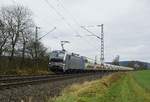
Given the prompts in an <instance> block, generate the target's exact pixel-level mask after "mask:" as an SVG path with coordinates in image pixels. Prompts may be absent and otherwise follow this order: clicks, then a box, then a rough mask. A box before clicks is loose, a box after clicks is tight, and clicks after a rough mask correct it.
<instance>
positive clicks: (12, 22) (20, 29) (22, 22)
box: [1, 6, 34, 61]
mask: <svg viewBox="0 0 150 102" xmlns="http://www.w3.org/2000/svg"><path fill="white" fill-rule="evenodd" d="M1 12H2V16H3V17H4V18H5V21H4V22H5V24H6V25H7V26H8V29H7V30H8V31H7V32H8V34H9V37H10V45H11V54H10V61H11V60H12V59H13V57H14V53H15V47H16V44H17V43H18V41H19V40H20V39H23V45H25V42H26V41H25V36H26V35H28V33H26V31H28V30H29V29H30V28H31V27H33V25H34V24H33V20H32V12H31V11H30V10H29V9H27V8H25V7H23V6H8V7H2V8H1ZM21 37H22V38H21ZM24 50H25V49H24ZM24 50H23V53H24ZM23 55H24V54H23Z"/></svg>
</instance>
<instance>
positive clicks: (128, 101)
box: [50, 71, 150, 102]
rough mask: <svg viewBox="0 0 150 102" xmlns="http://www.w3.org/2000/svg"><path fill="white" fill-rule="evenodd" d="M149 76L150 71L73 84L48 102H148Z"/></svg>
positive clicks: (149, 100)
mask: <svg viewBox="0 0 150 102" xmlns="http://www.w3.org/2000/svg"><path fill="white" fill-rule="evenodd" d="M149 76H150V71H139V72H129V73H115V74H112V75H110V76H106V77H104V78H102V79H100V80H96V81H91V82H85V83H83V84H74V85H72V86H70V87H68V88H66V89H65V90H64V91H63V92H62V96H59V97H55V98H54V99H52V100H50V102H51V101H53V102H150V91H149V88H150V86H148V85H150V84H149V83H150V80H149Z"/></svg>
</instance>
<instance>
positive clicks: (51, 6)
mask: <svg viewBox="0 0 150 102" xmlns="http://www.w3.org/2000/svg"><path fill="white" fill-rule="evenodd" d="M44 1H45V2H46V3H47V5H48V6H49V7H50V8H51V9H53V10H54V11H55V12H56V14H57V15H58V16H60V18H61V19H62V20H63V21H64V22H65V23H66V24H67V25H68V26H69V27H70V28H71V29H72V30H73V31H74V32H75V33H76V34H78V32H77V31H76V30H75V29H74V28H73V27H72V25H71V24H70V23H69V22H68V21H67V20H66V18H65V17H64V16H63V15H62V14H61V13H60V12H59V11H58V10H57V9H56V8H55V7H54V6H53V5H52V4H50V3H49V1H48V0H44Z"/></svg>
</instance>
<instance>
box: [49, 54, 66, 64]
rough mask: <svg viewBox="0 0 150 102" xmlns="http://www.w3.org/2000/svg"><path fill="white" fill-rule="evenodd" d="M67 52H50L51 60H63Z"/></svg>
mask: <svg viewBox="0 0 150 102" xmlns="http://www.w3.org/2000/svg"><path fill="white" fill-rule="evenodd" d="M64 56H65V53H64V52H63V51H53V52H51V54H50V61H56V62H59V61H63V58H64Z"/></svg>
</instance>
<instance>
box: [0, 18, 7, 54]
mask: <svg viewBox="0 0 150 102" xmlns="http://www.w3.org/2000/svg"><path fill="white" fill-rule="evenodd" d="M8 37H9V36H8V33H7V32H6V28H5V25H4V23H3V21H2V20H1V19H0V57H1V55H2V53H3V51H4V49H5V44H6V43H7V39H8Z"/></svg>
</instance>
